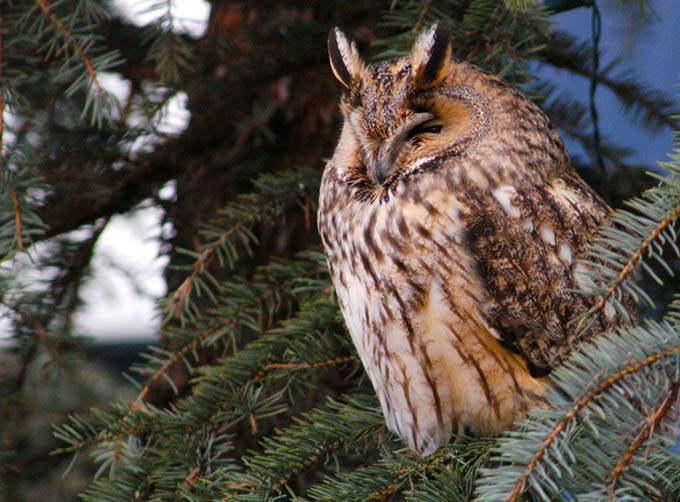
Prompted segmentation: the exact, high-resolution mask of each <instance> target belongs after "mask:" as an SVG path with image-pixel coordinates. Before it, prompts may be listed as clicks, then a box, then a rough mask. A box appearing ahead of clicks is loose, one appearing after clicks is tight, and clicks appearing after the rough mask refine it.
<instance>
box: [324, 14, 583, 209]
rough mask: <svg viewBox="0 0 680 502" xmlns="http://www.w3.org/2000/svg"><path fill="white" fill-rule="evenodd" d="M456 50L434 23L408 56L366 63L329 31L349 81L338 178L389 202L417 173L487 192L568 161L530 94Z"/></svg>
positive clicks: (332, 53) (360, 193) (337, 65)
mask: <svg viewBox="0 0 680 502" xmlns="http://www.w3.org/2000/svg"><path fill="white" fill-rule="evenodd" d="M451 52H452V51H451V46H450V39H449V34H448V33H447V31H446V30H445V29H444V28H443V27H441V26H440V25H434V26H432V27H430V28H429V29H427V30H425V31H424V32H422V33H421V34H420V35H419V36H418V38H417V39H416V41H415V43H414V45H413V47H412V49H411V51H410V53H409V54H408V55H407V56H405V57H403V58H399V59H394V60H390V61H385V62H382V63H378V64H375V65H366V64H365V63H364V62H363V61H362V59H361V56H360V55H359V52H358V51H357V48H356V45H355V44H354V43H353V42H352V41H350V40H349V39H348V38H347V37H346V36H345V35H344V34H343V33H342V32H341V31H340V30H339V29H337V28H333V29H332V30H331V33H330V36H329V40H328V53H329V59H330V64H331V68H332V70H333V73H334V74H335V76H336V77H337V79H338V80H339V81H340V83H341V84H342V85H343V86H344V87H346V88H347V92H346V93H345V95H344V96H343V99H342V101H341V110H342V113H343V115H344V119H345V125H344V129H343V132H342V135H341V138H340V141H339V143H338V148H337V149H336V155H337V156H338V157H337V159H336V162H334V163H333V165H334V166H336V167H335V168H334V172H333V175H335V176H338V177H339V179H342V180H343V181H344V182H345V186H347V185H348V184H349V185H350V186H352V187H353V188H354V190H353V191H352V193H351V196H352V197H354V198H358V199H359V200H377V201H381V200H382V201H384V200H387V199H389V197H390V194H391V193H395V192H396V191H397V189H398V188H399V186H403V184H402V182H404V181H405V180H406V179H407V178H409V177H411V176H412V175H413V174H415V173H424V172H434V171H437V170H440V169H449V171H451V170H454V171H455V173H456V174H455V176H456V179H458V180H462V181H461V182H462V183H463V184H465V183H468V182H470V183H473V184H475V185H476V186H478V187H479V188H482V189H487V188H493V187H494V186H498V185H502V184H507V183H512V182H513V181H514V180H516V179H517V178H519V177H522V176H531V177H532V178H535V179H536V180H544V179H547V178H548V177H549V176H550V175H551V173H554V172H555V171H559V170H563V169H565V168H568V166H569V164H570V162H569V159H568V156H567V153H566V150H565V149H564V145H563V143H562V141H561V139H560V137H559V135H558V134H557V131H556V130H555V128H554V127H553V125H552V124H551V123H550V120H549V119H548V118H547V117H546V116H545V114H544V113H543V112H542V111H541V110H540V109H539V108H538V107H537V106H536V105H535V104H534V103H533V102H532V101H531V100H529V99H527V98H526V97H525V96H524V95H522V94H521V93H520V92H519V91H518V90H517V89H516V88H515V87H514V86H512V85H510V84H508V83H507V82H505V81H504V80H502V79H501V78H499V77H497V76H495V75H492V74H490V73H488V72H485V71H483V70H481V69H480V68H477V67H476V66H474V65H471V64H468V63H465V62H459V61H456V60H455V59H454V58H452V55H451ZM330 175H331V174H330V173H329V176H330ZM418 179H419V180H422V177H419V178H418ZM414 180H415V178H410V179H409V181H414ZM421 188H422V187H421Z"/></svg>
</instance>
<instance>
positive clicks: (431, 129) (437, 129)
mask: <svg viewBox="0 0 680 502" xmlns="http://www.w3.org/2000/svg"><path fill="white" fill-rule="evenodd" d="M441 132H442V126H440V125H425V124H420V125H417V126H415V127H414V128H413V129H411V130H410V131H409V132H408V135H407V136H406V139H407V140H408V139H411V138H413V137H414V136H419V135H421V134H439V133H441Z"/></svg>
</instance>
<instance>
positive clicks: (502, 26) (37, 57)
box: [0, 0, 680, 502]
mask: <svg viewBox="0 0 680 502" xmlns="http://www.w3.org/2000/svg"><path fill="white" fill-rule="evenodd" d="M553 3H554V2H553ZM322 4H323V5H322ZM561 4H562V6H563V8H570V7H573V8H575V7H579V6H581V4H582V2H578V1H576V0H574V1H573V2H561ZM565 5H566V7H565ZM147 6H148V8H149V10H150V11H152V12H156V13H157V16H156V20H155V21H152V22H150V23H149V24H147V25H145V26H139V25H137V24H134V23H132V22H130V21H129V20H127V18H126V17H125V16H124V14H123V13H121V12H120V10H118V8H117V7H115V5H114V4H112V3H110V2H106V1H102V0H79V1H75V0H66V1H61V2H52V1H48V0H16V1H15V0H12V1H10V2H2V3H1V4H0V110H2V112H3V113H1V114H0V140H1V142H0V145H1V150H0V155H1V156H0V168H1V170H0V230H1V231H0V252H2V256H3V260H4V261H3V274H2V277H0V300H1V304H0V305H1V307H2V312H3V318H4V319H5V324H6V325H7V326H9V328H8V329H9V330H10V331H11V338H10V339H9V341H8V343H7V344H6V345H3V346H1V347H0V350H1V351H2V352H1V353H0V378H1V379H2V386H1V390H0V493H1V494H3V497H4V498H3V500H28V497H29V495H27V493H29V488H28V487H30V486H31V483H33V482H34V481H35V480H34V479H32V475H31V474H30V472H36V473H37V474H35V476H36V478H37V477H43V478H44V479H45V480H49V481H48V483H50V484H51V485H52V486H54V485H59V486H65V485H67V484H69V483H70V482H73V485H74V486H76V488H75V489H76V490H81V493H80V497H81V499H82V500H85V501H93V502H94V501H97V502H100V501H111V502H113V501H130V500H134V501H146V500H149V501H160V500H187V501H208V500H210V501H213V500H224V501H227V500H229V501H231V500H234V501H255V500H319V501H321V500H324V501H326V500H328V501H331V500H333V501H335V500H348V501H351V500H356V501H361V502H365V501H370V500H376V501H378V500H385V501H386V500H405V501H423V502H425V501H439V500H452V501H473V500H480V501H489V502H496V501H501V500H504V501H519V500H530V501H535V500H542V501H553V500H555V501H557V500H564V501H566V500H576V499H578V500H584V501H607V500H617V501H619V500H658V501H665V500H678V499H679V498H680V489H679V488H678V487H680V459H679V457H678V453H677V447H674V444H675V442H676V439H677V435H678V434H677V433H678V428H677V423H678V418H679V417H678V414H679V413H680V399H679V394H680V299H678V298H677V297H676V295H677V293H678V290H677V287H676V285H675V283H674V280H673V276H674V274H675V273H677V272H678V265H677V264H678V263H679V261H678V260H679V259H680V249H679V247H678V243H677V241H678V239H677V235H676V233H677V232H676V228H677V220H678V217H679V216H680V142H677V143H676V144H675V150H674V151H673V153H672V155H671V157H670V160H669V161H668V162H666V163H665V164H663V166H662V167H663V168H664V169H665V172H664V175H663V176H661V175H659V176H657V177H658V179H657V180H651V178H650V180H651V181H646V182H643V183H641V184H639V186H636V187H635V188H633V189H632V190H631V189H630V187H629V184H624V183H616V182H615V180H621V179H623V178H626V179H630V178H631V175H630V173H638V172H640V170H639V166H634V165H632V164H631V163H630V161H629V159H628V156H627V154H628V152H627V150H626V148H625V146H626V145H618V144H616V143H615V142H614V141H612V140H611V138H607V137H604V136H603V137H601V138H599V140H598V141H593V139H592V136H591V135H590V133H589V132H588V131H590V130H591V128H592V123H590V116H589V115H588V113H587V109H588V103H580V102H577V101H574V100H573V99H572V98H570V97H567V96H566V95H565V94H564V93H563V92H562V90H561V89H560V88H559V86H558V85H556V84H551V83H548V82H544V81H541V80H540V79H537V78H536V76H535V75H532V71H535V69H536V68H537V67H538V66H540V65H550V66H553V67H556V68H561V69H565V70H568V71H570V72H572V73H574V74H576V75H580V76H583V77H585V78H586V79H590V78H592V77H593V69H592V58H591V56H590V53H589V51H590V50H591V48H590V47H589V45H588V44H589V43H590V42H589V41H577V40H574V39H572V38H571V37H569V36H567V35H566V34H563V33H559V32H556V31H555V30H553V29H551V28H550V24H549V22H550V13H549V12H548V11H546V10H545V9H544V8H543V7H542V6H540V5H537V4H536V3H535V2H524V1H521V0H517V1H514V0H507V1H506V2H503V0H439V1H435V0H403V1H402V0H398V1H392V2H377V1H372V2H358V3H356V5H355V4H351V3H348V2H327V3H322V2H319V3H312V5H310V4H309V2H298V1H292V2H281V3H276V2H266V1H257V0H256V1H252V2H226V1H225V2H220V1H213V2H212V4H211V13H210V18H209V21H208V27H207V29H206V31H205V33H203V34H201V35H192V34H191V33H190V32H186V31H183V30H182V29H181V25H182V23H181V20H180V19H177V18H176V15H175V14H174V10H173V4H172V2H157V1H155V0H154V1H152V2H150V3H148V4H147ZM433 22H440V23H442V24H443V25H445V26H446V28H447V29H448V30H449V32H450V33H451V35H452V47H453V50H454V54H455V56H456V57H457V58H459V59H464V60H467V61H470V62H472V63H475V64H477V65H479V66H481V67H483V68H486V69H488V70H489V71H493V72H495V73H497V74H500V75H502V76H503V77H504V78H506V79H507V80H509V81H512V82H513V83H515V84H516V85H518V86H520V87H522V88H523V90H524V91H525V92H526V93H527V94H529V95H531V96H532V97H533V98H534V99H536V100H537V101H538V102H539V104H540V105H541V106H542V107H543V108H544V109H545V110H546V111H547V113H549V115H550V116H551V118H552V119H553V121H554V122H555V124H556V125H557V126H558V128H559V129H560V130H561V132H562V134H563V135H565V136H567V137H570V138H572V139H574V140H575V141H577V142H580V143H581V144H582V145H583V146H584V148H585V151H586V152H588V153H589V155H590V157H589V158H587V159H580V161H579V162H578V163H577V167H578V168H579V169H580V170H581V172H582V173H583V174H584V176H586V177H587V178H588V179H589V180H592V181H593V184H594V186H595V187H597V188H602V187H606V192H605V193H604V195H605V196H607V197H608V198H609V200H610V201H611V202H612V204H613V205H619V204H618V201H620V200H621V199H622V198H623V197H627V196H629V195H630V194H631V192H632V193H634V194H636V195H637V197H636V198H633V199H632V200H631V201H630V202H628V203H627V204H625V205H624V206H622V207H621V208H620V209H617V211H616V213H615V214H614V219H615V221H616V223H617V226H616V228H609V229H602V230H601V232H600V234H599V237H598V241H597V243H596V244H595V245H594V246H593V248H592V251H591V253H592V259H593V273H592V276H591V277H590V282H591V286H592V287H591V288H590V290H589V291H584V292H583V294H592V295H596V296H598V298H600V301H599V302H598V303H597V304H596V307H595V309H603V308H614V309H617V310H619V311H624V310H625V306H624V305H623V303H622V302H623V300H622V298H624V296H632V297H633V298H635V299H636V300H637V301H638V302H639V304H640V309H639V310H640V315H639V319H638V320H637V322H633V320H634V317H635V316H631V322H630V324H629V325H627V326H624V327H622V328H621V329H620V330H619V331H617V332H615V333H609V334H607V335H605V336H603V337H601V338H598V339H596V340H595V341H594V342H593V343H592V344H591V345H589V346H587V347H586V348H585V349H584V350H583V351H582V352H579V353H577V354H575V355H574V356H573V357H571V358H570V359H569V360H568V361H567V362H566V363H565V364H564V365H563V366H562V367H560V368H559V369H557V370H555V371H554V372H553V373H552V375H551V378H552V379H553V381H554V382H555V383H556V388H555V390H554V391H553V392H552V393H551V395H550V401H551V404H552V405H551V406H550V407H549V408H548V409H545V410H537V411H535V412H534V413H532V414H531V416H530V417H528V418H527V420H525V421H524V422H523V423H521V424H519V425H518V427H517V429H516V430H514V431H512V432H508V433H507V434H505V435H503V436H502V437H500V438H471V437H461V438H458V439H457V440H456V441H455V442H453V443H451V444H449V445H447V446H445V447H443V448H441V449H440V450H439V451H437V452H436V453H434V454H433V455H430V456H428V457H421V456H419V455H417V454H414V453H413V452H410V451H408V450H407V449H405V448H404V446H403V444H402V443H401V442H400V441H399V440H398V439H397V438H395V437H394V436H393V435H392V434H391V433H389V432H388V431H387V430H386V428H385V423H384V420H383V417H382V414H381V412H380V407H379V404H378V401H377V398H376V396H375V394H374V392H373V390H372V388H371V385H370V382H368V380H367V378H366V376H365V374H364V372H363V369H362V367H361V364H360V362H359V360H358V357H357V355H356V352H355V349H354V347H353V346H352V343H351V341H350V339H349V337H348V335H347V333H346V331H345V327H344V323H343V319H342V316H341V314H340V313H339V310H338V307H337V304H336V301H335V298H334V295H333V289H332V286H331V284H330V282H329V276H328V272H327V269H326V264H325V260H324V257H323V253H322V251H321V248H320V244H319V238H318V235H317V234H316V230H315V221H316V200H317V198H318V187H319V182H320V176H321V172H322V169H323V158H325V157H327V156H328V155H330V153H331V152H332V150H333V147H334V141H335V139H336V138H337V131H338V129H339V124H338V119H339V117H338V113H337V111H336V110H337V102H338V97H339V92H340V89H339V86H338V85H337V84H336V83H335V82H334V79H333V77H332V74H331V72H330V71H329V69H328V67H327V60H326V58H327V56H326V47H325V41H326V37H327V33H328V31H329V29H330V28H331V27H332V26H333V25H339V26H341V27H342V28H343V30H346V31H347V32H348V33H349V34H350V35H351V36H352V37H353V38H354V39H356V40H357V41H358V43H359V44H360V48H361V49H362V53H365V54H368V55H369V58H370V57H372V59H373V60H380V59H384V58H389V57H394V56H399V55H402V54H404V53H405V52H406V51H407V50H408V48H409V47H410V45H411V43H412V42H413V40H414V39H415V36H416V35H417V33H418V32H419V31H420V30H421V29H422V28H423V27H425V26H428V25H430V24H432V23H433ZM112 75H114V76H115V75H117V76H118V77H120V78H122V79H123V80H124V81H125V82H127V87H126V89H127V91H126V95H125V96H124V97H123V98H122V100H121V102H119V99H118V98H116V97H115V96H114V95H113V94H112V93H111V91H110V90H109V89H108V87H107V86H106V85H105V82H106V81H107V78H106V77H110V76H112ZM621 75H622V74H620V73H619V74H617V75H615V74H614V73H613V69H612V68H611V67H608V68H606V69H605V70H604V71H602V72H600V73H599V74H598V75H597V81H598V85H600V86H603V87H607V88H609V89H610V90H611V91H612V92H613V93H614V94H615V95H616V96H617V97H618V98H619V100H620V102H621V104H622V107H623V108H624V109H625V110H628V111H629V112H630V116H631V120H633V121H636V123H639V124H640V126H641V127H646V128H651V129H652V130H662V129H663V128H668V127H671V128H674V129H678V124H679V123H680V117H678V116H677V115H675V116H674V115H673V112H674V110H676V109H677V108H674V107H676V106H677V102H676V101H674V100H673V99H672V98H670V97H668V96H666V95H664V94H663V93H661V92H658V91H650V90H649V89H646V88H645V87H643V86H642V85H641V84H639V83H637V82H635V81H634V80H632V79H631V77H630V75H624V77H621ZM178 96H183V97H184V98H185V99H186V102H187V109H188V111H189V112H190V114H191V118H190V120H189V122H188V125H187V126H186V128H185V129H183V130H182V131H180V132H178V133H168V132H167V130H166V129H164V127H162V126H161V123H162V121H161V120H160V119H161V118H162V116H163V114H164V113H166V111H165V110H166V105H167V103H168V102H170V101H171V100H172V99H173V98H176V97H178ZM663 155H664V152H659V158H662V157H663ZM598 157H600V158H602V159H604V166H605V167H606V169H605V171H602V169H601V168H600V167H597V166H598V163H597V161H596V159H597V158H598ZM646 167H651V166H646ZM622 173H623V175H622ZM633 178H634V179H645V178H643V177H642V176H638V175H635V176H633ZM642 184H645V186H642ZM652 185H655V186H653V187H652ZM645 187H647V188H648V189H647V190H643V189H644V188H645ZM649 187H651V188H649ZM169 188H172V190H170V191H171V192H173V193H172V195H171V196H168V195H167V193H168V190H169ZM148 205H156V206H157V207H160V208H161V209H162V211H163V221H162V224H163V225H164V226H166V227H168V226H169V227H171V228H172V231H171V232H165V233H164V234H163V236H162V239H163V245H164V247H163V252H164V253H165V254H167V255H168V257H169V258H170V265H169V266H168V268H167V270H166V272H165V278H166V280H167V283H168V286H169V293H168V295H167V297H166V298H165V299H164V300H162V301H160V302H159V312H161V313H162V322H161V327H160V333H159V339H160V343H159V346H158V347H156V348H153V349H149V351H147V352H146V353H145V355H144V361H143V362H142V363H139V364H137V365H135V366H134V367H133V368H131V374H132V375H133V376H134V378H133V379H132V381H133V383H134V385H136V390H135V393H134V395H132V396H130V395H116V394H115V393H113V392H111V390H110V389H108V390H107V389H104V390H102V389H99V388H96V385H94V383H95V381H96V380H97V379H98V378H99V376H98V373H96V371H97V370H96V369H95V368H92V367H91V366H88V363H87V361H86V360H85V359H84V356H83V354H84V352H83V350H82V347H83V340H82V339H81V338H80V337H78V336H76V333H74V327H73V316H74V314H75V313H77V312H78V309H79V307H80V306H81V305H82V302H83V301H87V298H84V297H83V296H82V292H81V291H82V288H81V286H82V285H83V284H84V283H85V282H86V280H87V278H88V277H89V275H90V264H91V262H92V257H93V254H94V252H95V247H96V244H97V240H98V238H99V237H100V235H101V234H102V232H104V231H105V229H106V228H107V225H108V224H109V222H110V221H111V219H112V218H113V217H115V215H117V214H121V213H122V214H129V213H132V212H134V211H136V210H137V209H139V208H140V207H145V206H148ZM621 229H625V231H622V230H621ZM36 271H39V272H40V274H37V273H36ZM593 313H594V312H590V313H588V315H586V316H584V317H583V318H581V319H574V322H578V323H581V326H582V329H584V330H587V329H588V324H589V320H590V318H591V317H592V314H593ZM43 403H49V404H48V405H47V406H44V405H43ZM67 415H68V416H67ZM50 427H51V429H50ZM45 438H47V439H45ZM48 455H51V456H48ZM69 462H70V467H68V468H67V466H68V465H69ZM54 465H57V466H59V468H60V469H61V471H63V470H66V471H67V473H66V476H65V477H64V479H63V480H59V479H57V478H56V477H54V472H53V470H52V467H53V466H54ZM88 466H90V470H88ZM60 474H61V472H60ZM83 476H84V479H83ZM76 477H78V479H74V478H76ZM44 482H45V481H43V483H44ZM62 490H63V489H62ZM69 496H71V495H70V493H69V492H68V490H66V491H64V497H69Z"/></svg>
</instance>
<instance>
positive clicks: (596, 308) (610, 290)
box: [584, 205, 680, 317]
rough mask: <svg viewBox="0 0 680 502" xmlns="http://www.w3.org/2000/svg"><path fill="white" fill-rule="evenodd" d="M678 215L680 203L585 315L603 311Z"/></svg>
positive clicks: (650, 235)
mask: <svg viewBox="0 0 680 502" xmlns="http://www.w3.org/2000/svg"><path fill="white" fill-rule="evenodd" d="M678 217H680V205H679V206H677V207H676V208H675V209H674V210H673V211H671V212H670V213H669V214H668V216H666V217H665V218H664V219H662V220H661V221H659V223H658V224H657V225H656V227H654V228H653V229H652V231H651V232H649V234H648V235H647V237H646V238H645V240H643V241H642V244H640V247H639V248H638V249H636V250H635V253H633V256H631V257H630V259H629V260H628V261H627V262H626V264H625V266H624V267H623V268H622V269H621V272H619V274H618V276H617V277H616V280H614V281H613V282H612V283H611V284H610V285H609V288H608V289H607V293H606V294H605V295H604V296H600V298H599V299H598V300H597V303H596V304H595V305H594V306H593V307H592V308H591V309H590V311H588V312H587V313H586V314H585V315H584V317H586V316H590V315H592V314H593V313H594V312H597V311H601V310H602V309H604V306H605V305H606V303H607V301H608V300H609V299H610V298H611V297H612V295H613V294H614V292H615V291H616V289H617V288H618V287H619V286H620V285H621V283H623V281H625V280H626V278H627V277H628V276H629V275H630V273H631V272H632V271H633V269H634V268H635V266H636V265H637V264H638V263H639V261H640V259H641V258H642V255H643V254H644V253H645V252H646V251H647V249H648V248H649V246H651V245H652V242H654V240H655V239H656V238H658V237H659V235H660V234H661V232H663V231H664V230H665V229H666V228H668V227H669V226H670V225H671V224H672V223H673V222H674V221H675V220H676V219H677V218H678Z"/></svg>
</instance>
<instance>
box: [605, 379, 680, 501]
mask: <svg viewBox="0 0 680 502" xmlns="http://www.w3.org/2000/svg"><path fill="white" fill-rule="evenodd" d="M678 391H680V382H677V381H676V382H674V383H673V385H672V387H671V391H670V394H669V395H667V396H666V397H665V398H664V399H663V401H662V402H661V404H660V405H659V406H657V407H655V408H653V409H652V410H650V412H649V413H648V414H647V417H646V420H645V422H644V425H643V427H642V428H641V429H640V432H638V434H637V435H636V436H635V439H634V440H633V441H632V442H631V444H630V446H629V447H628V449H627V450H626V452H625V453H624V454H623V456H622V457H621V459H619V461H618V462H617V463H616V465H615V466H614V469H612V472H611V473H610V474H609V475H608V476H607V477H606V478H605V480H604V483H605V485H609V486H610V487H611V490H610V495H609V496H610V500H611V501H612V502H613V500H614V493H615V487H616V481H617V480H618V479H619V477H620V476H621V473H622V472H623V469H625V468H626V466H628V464H630V461H631V459H632V458H633V456H634V455H635V452H637V451H638V450H639V449H640V447H641V446H642V445H643V444H644V442H645V440H647V441H649V440H651V439H652V435H653V434H654V430H655V429H656V427H657V425H659V422H661V420H662V419H663V418H664V417H665V416H666V413H667V412H668V410H670V409H671V407H672V406H673V405H674V404H675V402H676V400H677V399H678Z"/></svg>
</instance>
